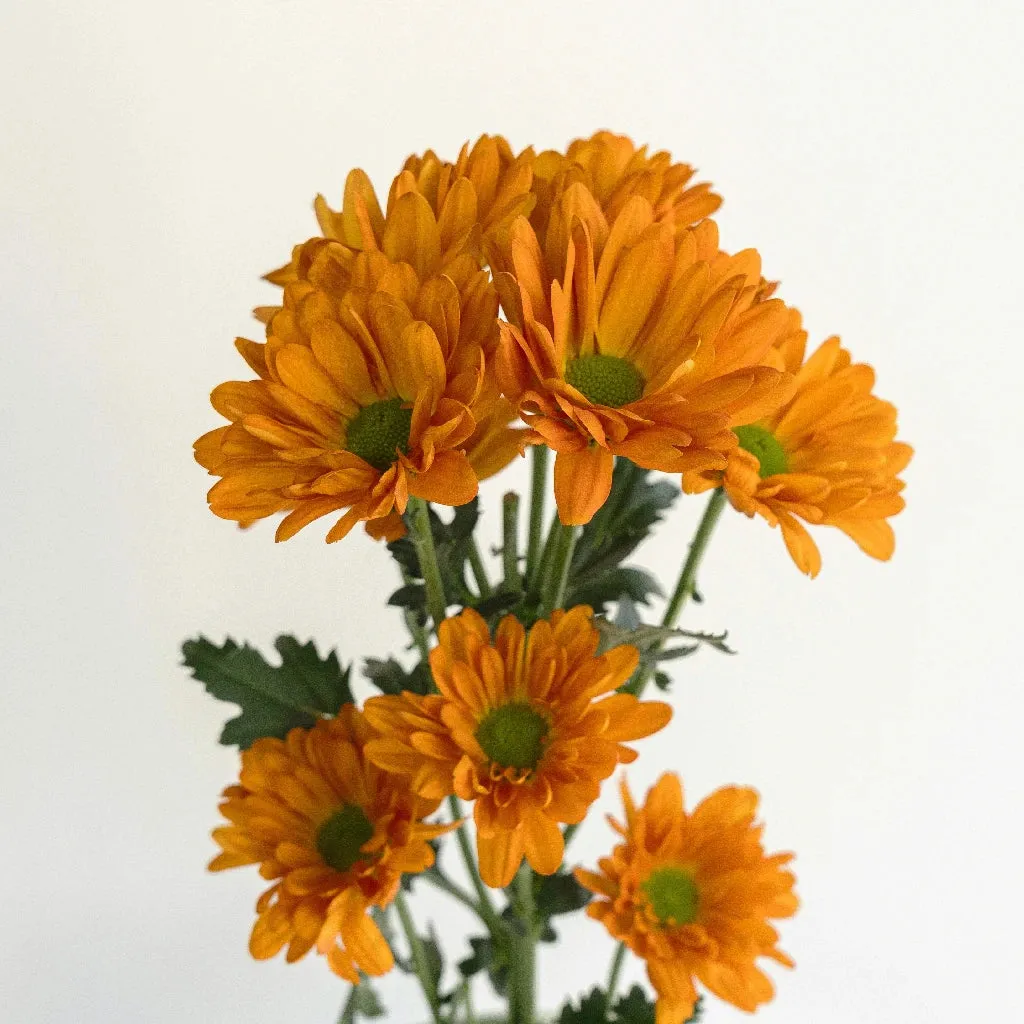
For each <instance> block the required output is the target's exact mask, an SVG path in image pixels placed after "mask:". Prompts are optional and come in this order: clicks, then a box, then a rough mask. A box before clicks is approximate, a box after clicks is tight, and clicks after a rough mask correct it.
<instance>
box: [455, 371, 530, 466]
mask: <svg viewBox="0 0 1024 1024" xmlns="http://www.w3.org/2000/svg"><path fill="white" fill-rule="evenodd" d="M487 378H488V374H487V373H486V371H485V374H484V379H485V385H484V386H485V390H486V387H487V385H486V380H487ZM492 394H493V392H492ZM473 411H474V415H475V417H476V420H477V425H476V430H474V431H473V433H472V435H471V436H470V438H469V440H468V441H466V457H467V458H468V459H469V464H470V465H471V466H472V467H473V472H474V473H476V476H477V479H478V480H487V479H488V478H489V477H492V476H495V475H496V474H497V473H500V472H501V471H502V470H503V469H504V468H505V467H506V466H507V465H508V464H509V463H510V462H512V460H513V459H515V458H516V456H518V455H522V454H523V451H524V449H525V447H526V440H525V435H526V429H525V428H524V427H521V426H519V427H517V426H513V423H514V422H515V421H516V420H518V419H519V413H518V412H517V411H516V409H515V406H513V405H512V404H511V402H509V401H508V400H507V399H505V398H502V397H500V396H494V397H492V399H491V401H490V402H489V403H488V402H487V401H486V395H485V396H481V400H480V401H479V402H478V403H477V405H476V406H474V410H473Z"/></svg>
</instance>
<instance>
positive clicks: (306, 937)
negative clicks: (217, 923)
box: [210, 705, 455, 985]
mask: <svg viewBox="0 0 1024 1024" xmlns="http://www.w3.org/2000/svg"><path fill="white" fill-rule="evenodd" d="M371 735H372V731H371V730H370V728H369V726H368V725H367V723H366V722H365V720H364V719H363V717H362V715H361V713H360V712H359V711H357V710H356V709H355V708H354V707H352V705H346V706H345V707H343V708H342V709H341V711H340V712H339V714H338V717H337V718H333V719H324V720H322V721H319V722H317V724H316V725H314V726H313V728H312V729H292V730H291V732H289V733H288V736H287V738H286V739H284V740H279V739H273V738H264V739H259V740H257V741H256V742H255V743H254V744H253V745H252V746H251V747H250V748H249V749H248V750H245V751H243V752H242V770H241V775H240V778H239V784H238V785H237V786H229V787H228V788H227V789H226V790H224V801H223V803H222V804H221V805H220V810H221V813H222V814H223V815H224V817H225V818H227V819H228V821H229V822H230V824H228V825H225V826H223V827H222V828H218V829H216V830H215V831H214V833H213V837H214V839H215V840H216V841H217V843H218V845H219V846H220V847H221V849H222V850H223V852H222V853H220V854H218V855H217V856H216V857H214V859H213V860H212V861H211V862H210V870H211V871H224V870H226V869H227V868H235V867H241V866H243V865H246V864H259V866H260V874H261V875H262V876H263V877H264V878H266V879H268V880H273V882H274V884H273V885H272V886H271V887H270V888H269V889H268V890H267V891H266V892H265V893H263V895H262V896H261V897H260V898H259V900H258V902H257V903H256V913H257V915H258V916H257V918H256V924H255V925H254V926H253V929H252V936H251V938H250V939H249V951H250V952H251V953H252V955H253V956H254V957H255V958H256V959H257V960H266V959H269V958H270V957H273V956H276V955H277V953H279V952H280V951H281V949H282V948H283V947H284V946H285V945H286V944H287V946H288V952H287V960H288V962H289V963H292V962H294V961H295V960H298V959H300V958H301V957H303V956H305V955H306V953H308V952H309V950H310V949H312V948H313V947H314V946H315V947H316V949H317V951H318V952H319V953H322V954H324V955H325V956H326V957H327V962H328V964H329V965H330V967H331V970H332V971H334V973H335V974H338V975H340V976H341V977H342V978H344V979H345V980H346V981H350V982H352V984H353V985H354V984H356V983H357V982H358V981H359V973H358V972H359V971H362V972H364V973H365V974H372V975H378V974H384V973H385V972H386V971H389V970H390V969H391V967H392V966H393V964H394V960H393V958H392V955H391V949H390V948H389V946H388V944H387V942H386V941H385V939H384V936H383V935H381V933H380V930H379V929H378V928H377V925H376V924H374V922H373V920H372V919H371V918H370V916H369V914H368V913H367V911H368V910H369V908H370V907H384V906H387V905H388V904H389V903H390V902H391V901H392V900H393V899H394V898H395V894H396V893H397V892H398V886H399V883H400V881H401V877H402V874H403V873H407V872H418V871H424V870H425V869H426V868H428V867H430V866H431V864H433V862H434V851H433V850H432V849H431V847H430V845H429V841H430V840H431V839H435V838H437V837H438V836H440V835H443V834H444V833H445V832H447V831H449V830H450V829H452V828H454V827H455V826H454V825H428V824H426V823H424V821H423V819H424V818H425V817H426V816H427V815H429V814H432V813H433V812H434V811H435V810H436V809H437V801H436V800H435V801H429V800H424V799H423V798H422V797H418V796H415V795H413V794H412V793H410V792H409V791H408V789H406V788H405V787H403V786H401V785H399V784H397V783H396V780H395V778H394V777H393V776H391V775H388V774H387V773H385V772H381V771H380V770H379V769H377V768H375V767H374V766H373V765H372V764H370V763H368V762H367V761H366V759H365V757H364V755H363V748H364V746H365V744H366V742H367V740H368V739H369V737H370V736H371Z"/></svg>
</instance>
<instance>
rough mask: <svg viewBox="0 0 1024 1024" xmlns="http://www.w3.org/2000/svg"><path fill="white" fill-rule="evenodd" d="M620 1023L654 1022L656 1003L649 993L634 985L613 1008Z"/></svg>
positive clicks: (645, 1023)
mask: <svg viewBox="0 0 1024 1024" xmlns="http://www.w3.org/2000/svg"><path fill="white" fill-rule="evenodd" d="M612 1016H613V1017H614V1018H615V1020H616V1021H617V1022H618V1024H654V1003H653V1002H652V1001H651V999H650V998H649V997H648V995H647V993H646V992H645V991H644V990H643V989H642V988H641V987H640V986H639V985H634V986H633V987H632V988H631V989H630V990H629V991H628V992H627V993H626V994H625V995H624V996H622V998H621V999H619V1000H618V1001H617V1002H616V1003H615V1006H614V1007H613V1008H612Z"/></svg>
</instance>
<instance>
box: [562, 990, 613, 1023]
mask: <svg viewBox="0 0 1024 1024" xmlns="http://www.w3.org/2000/svg"><path fill="white" fill-rule="evenodd" d="M558 1024H606V1018H605V994H604V990H603V989H600V988H597V987H595V988H593V989H591V990H590V992H588V993H587V994H586V995H584V996H582V997H581V998H580V1001H579V1004H578V1005H577V1004H575V1003H574V1002H573V1001H572V1000H571V999H570V1000H569V1001H567V1002H566V1003H565V1005H564V1006H563V1007H562V1009H561V1011H560V1012H559V1014H558Z"/></svg>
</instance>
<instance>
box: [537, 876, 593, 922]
mask: <svg viewBox="0 0 1024 1024" xmlns="http://www.w3.org/2000/svg"><path fill="white" fill-rule="evenodd" d="M590 900H591V893H590V891H589V890H587V889H584V888H583V886H582V885H580V883H579V882H577V881H576V879H575V878H574V877H573V876H572V875H570V874H567V873H566V872H564V871H559V872H557V873H556V874H554V875H544V876H540V881H539V884H537V885H536V890H535V892H534V904H535V906H536V908H537V913H538V914H540V916H541V917H555V916H557V915H558V914H573V913H575V912H576V911H577V910H582V909H583V908H584V907H585V906H586V905H587V904H588V903H589V902H590Z"/></svg>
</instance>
